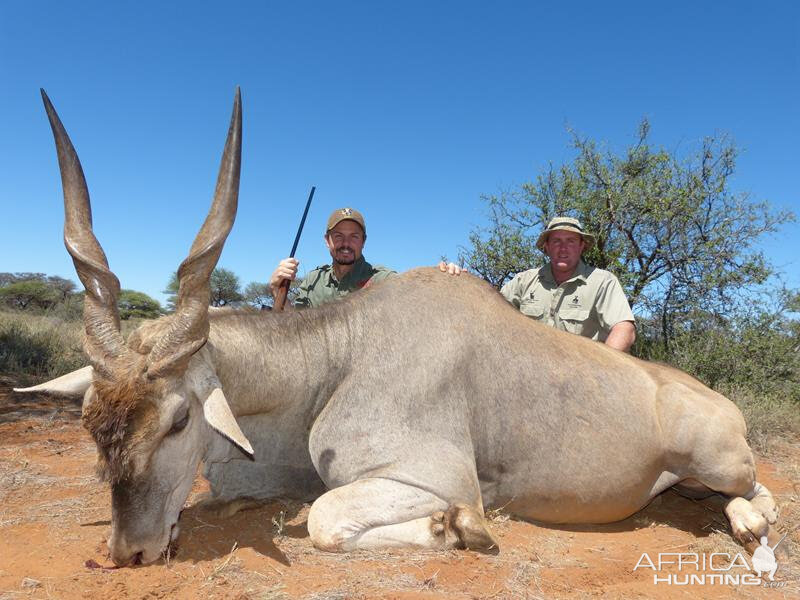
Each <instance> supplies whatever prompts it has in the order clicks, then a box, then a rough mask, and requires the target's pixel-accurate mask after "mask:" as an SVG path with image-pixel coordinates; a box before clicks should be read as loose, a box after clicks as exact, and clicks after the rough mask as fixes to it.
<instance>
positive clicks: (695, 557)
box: [633, 535, 786, 587]
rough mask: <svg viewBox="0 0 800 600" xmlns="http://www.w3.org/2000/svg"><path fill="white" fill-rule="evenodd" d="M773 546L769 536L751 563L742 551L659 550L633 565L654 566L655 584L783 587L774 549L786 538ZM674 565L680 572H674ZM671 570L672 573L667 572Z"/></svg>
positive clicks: (652, 567)
mask: <svg viewBox="0 0 800 600" xmlns="http://www.w3.org/2000/svg"><path fill="white" fill-rule="evenodd" d="M785 537H786V536H785V535H784V536H783V537H782V538H781V539H780V540H779V541H778V543H777V544H775V545H774V546H770V545H769V543H768V541H767V538H766V536H765V537H762V538H761V545H760V546H759V547H758V548H756V550H755V552H754V553H753V557H752V558H751V559H750V561H749V562H748V560H747V558H745V555H744V554H743V553H741V552H740V553H737V554H734V555H731V554H730V553H728V552H712V553H710V554H700V553H697V552H659V553H657V554H652V555H651V554H649V553H647V552H644V553H642V555H641V556H640V557H639V561H638V562H637V563H636V566H635V567H634V568H633V570H634V572H635V571H637V570H639V569H651V570H652V571H653V583H654V584H655V585H757V586H764V587H784V586H785V585H786V582H785V581H775V572H776V571H777V570H778V561H777V560H776V559H775V549H776V548H777V547H778V545H779V544H780V543H781V542H782V541H783V540H784V538H785ZM675 567H677V570H678V572H677V573H675V572H674V570H675ZM666 571H672V572H666Z"/></svg>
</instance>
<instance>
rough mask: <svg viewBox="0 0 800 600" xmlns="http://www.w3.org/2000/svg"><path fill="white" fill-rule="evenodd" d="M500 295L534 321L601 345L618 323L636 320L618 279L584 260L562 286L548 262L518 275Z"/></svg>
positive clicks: (506, 285)
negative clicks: (599, 342)
mask: <svg viewBox="0 0 800 600" xmlns="http://www.w3.org/2000/svg"><path fill="white" fill-rule="evenodd" d="M500 293H501V294H503V296H505V298H506V300H508V301H509V302H511V303H512V304H513V305H514V306H516V307H517V308H519V310H520V311H521V312H522V313H523V314H524V315H527V316H528V317H531V318H532V319H536V320H538V321H541V322H542V323H544V324H546V325H549V326H551V327H555V328H556V329H561V330H562V331H569V332H570V333H575V334H578V335H582V336H584V337H588V338H591V339H593V340H598V341H601V342H604V341H605V340H606V338H607V337H608V334H609V332H610V331H611V328H612V327H614V325H616V324H617V323H620V322H621V321H631V322H633V321H634V319H633V312H632V311H631V307H630V305H629V304H628V300H627V298H626V297H625V292H624V291H623V290H622V286H621V285H620V283H619V280H618V279H617V278H616V277H615V276H614V275H612V274H611V273H609V272H608V271H604V270H603V269H597V268H595V267H590V266H588V265H587V264H586V263H584V262H583V261H579V262H578V266H577V268H576V269H575V274H574V275H573V276H572V277H570V278H569V279H567V280H566V281H565V282H563V283H562V284H561V285H558V284H557V283H556V280H555V278H554V277H553V271H552V269H551V268H550V264H549V263H548V264H546V265H545V266H543V267H542V268H540V269H530V270H528V271H524V272H522V273H519V274H517V276H516V277H514V279H512V280H511V281H509V282H508V283H506V284H505V285H504V286H503V289H502V290H500Z"/></svg>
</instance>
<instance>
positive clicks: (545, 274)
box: [541, 258, 591, 285]
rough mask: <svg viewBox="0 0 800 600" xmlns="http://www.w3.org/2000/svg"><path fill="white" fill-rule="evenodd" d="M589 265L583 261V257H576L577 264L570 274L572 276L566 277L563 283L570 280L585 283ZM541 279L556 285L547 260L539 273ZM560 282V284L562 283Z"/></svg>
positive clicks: (589, 268)
mask: <svg viewBox="0 0 800 600" xmlns="http://www.w3.org/2000/svg"><path fill="white" fill-rule="evenodd" d="M590 270H591V267H589V265H587V264H586V263H585V262H583V259H582V258H580V259H578V265H577V266H576V267H575V272H574V273H573V274H572V277H570V278H569V279H567V280H566V281H565V282H564V283H569V282H571V281H580V282H582V283H586V278H587V277H588V276H589V272H590ZM541 277H542V279H544V280H546V281H547V282H549V283H552V284H553V285H556V278H555V277H553V268H552V267H551V266H550V262H548V263H547V264H546V265H545V266H544V268H543V269H542V274H541ZM564 283H562V284H561V285H564Z"/></svg>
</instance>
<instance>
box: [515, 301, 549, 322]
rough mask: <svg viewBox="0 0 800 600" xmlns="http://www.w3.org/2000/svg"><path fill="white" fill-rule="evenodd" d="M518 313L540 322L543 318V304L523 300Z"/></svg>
mask: <svg viewBox="0 0 800 600" xmlns="http://www.w3.org/2000/svg"><path fill="white" fill-rule="evenodd" d="M519 310H520V312H521V313H522V314H523V315H525V316H526V317H530V318H531V319H536V320H537V321H541V320H542V317H544V304H542V303H541V302H539V301H538V300H523V301H522V302H520V305H519Z"/></svg>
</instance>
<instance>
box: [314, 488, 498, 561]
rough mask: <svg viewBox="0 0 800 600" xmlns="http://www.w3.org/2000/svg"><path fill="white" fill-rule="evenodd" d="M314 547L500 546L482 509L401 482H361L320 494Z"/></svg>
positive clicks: (334, 549) (489, 548)
mask: <svg viewBox="0 0 800 600" xmlns="http://www.w3.org/2000/svg"><path fill="white" fill-rule="evenodd" d="M308 532H309V534H310V536H311V541H312V542H313V544H314V546H316V547H317V548H319V549H320V550H327V551H329V552H349V551H351V550H385V549H392V548H430V549H447V548H469V549H471V550H482V551H493V550H495V551H496V549H497V543H496V542H495V540H494V538H493V537H492V535H491V533H490V532H489V529H488V528H487V526H486V522H485V520H484V518H483V511H482V508H481V507H472V506H468V505H466V504H448V503H447V502H446V501H445V500H443V499H441V498H439V497H438V496H436V495H434V494H432V493H430V492H428V491H425V490H423V489H420V488H418V487H415V486H413V485H409V484H405V483H401V482H399V481H395V480H391V479H382V478H369V479H360V480H357V481H354V482H353V483H350V484H347V485H344V486H342V487H338V488H336V489H333V490H331V491H329V492H327V493H325V494H324V495H322V496H320V497H319V498H318V499H317V500H316V502H314V504H313V505H312V507H311V511H310V513H309V515H308Z"/></svg>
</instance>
